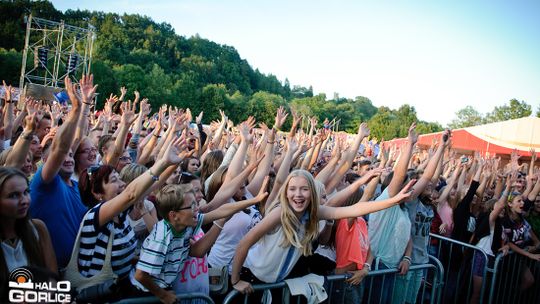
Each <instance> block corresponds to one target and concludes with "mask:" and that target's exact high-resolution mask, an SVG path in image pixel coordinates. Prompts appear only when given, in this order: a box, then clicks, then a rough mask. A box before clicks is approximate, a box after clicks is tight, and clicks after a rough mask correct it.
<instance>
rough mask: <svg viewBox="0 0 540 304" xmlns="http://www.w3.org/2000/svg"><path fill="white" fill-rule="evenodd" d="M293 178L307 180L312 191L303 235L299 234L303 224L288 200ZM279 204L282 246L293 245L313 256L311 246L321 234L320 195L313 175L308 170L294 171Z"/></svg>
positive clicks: (286, 183)
mask: <svg viewBox="0 0 540 304" xmlns="http://www.w3.org/2000/svg"><path fill="white" fill-rule="evenodd" d="M293 177H303V178H305V179H306V181H307V183H308V187H309V189H310V198H309V206H308V208H307V211H308V217H309V218H308V220H307V222H306V223H305V224H304V228H305V231H304V234H303V235H301V234H299V231H301V230H302V229H301V225H302V223H301V221H300V219H299V218H298V217H297V216H296V214H295V213H294V211H293V209H292V208H291V205H290V204H289V200H288V199H287V189H288V188H289V182H290V180H291V178H293ZM279 203H280V205H281V225H282V228H283V242H282V243H281V246H282V247H287V246H289V245H292V246H294V247H296V248H300V249H302V254H303V255H306V256H307V255H311V254H312V251H313V250H312V248H311V244H312V242H313V241H314V240H315V239H316V238H317V235H318V234H319V220H318V217H317V212H318V210H319V204H320V197H319V193H318V191H317V187H316V186H315V180H314V179H313V176H312V175H311V173H309V172H308V171H306V170H294V171H293V172H291V173H290V174H289V176H288V177H287V180H286V181H285V183H284V185H283V187H282V188H281V191H280V193H279Z"/></svg>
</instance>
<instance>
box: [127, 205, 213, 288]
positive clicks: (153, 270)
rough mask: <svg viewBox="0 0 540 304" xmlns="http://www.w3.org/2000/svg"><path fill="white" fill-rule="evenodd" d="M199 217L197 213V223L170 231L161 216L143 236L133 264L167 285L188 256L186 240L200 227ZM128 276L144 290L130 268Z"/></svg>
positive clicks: (159, 284)
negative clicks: (137, 258) (147, 234)
mask: <svg viewBox="0 0 540 304" xmlns="http://www.w3.org/2000/svg"><path fill="white" fill-rule="evenodd" d="M203 218H204V215H203V214H202V213H199V214H198V216H197V225H196V226H195V227H187V228H186V229H185V230H184V231H182V232H180V233H174V231H173V230H172V229H171V226H170V224H169V223H168V222H165V221H164V220H161V221H159V222H157V223H156V225H155V226H154V229H153V230H152V232H151V233H150V235H149V236H148V237H147V238H146V239H145V240H144V243H143V245H142V249H141V255H140V257H139V262H138V263H137V266H136V268H137V269H138V270H141V271H144V272H146V273H148V274H149V275H150V276H152V278H153V279H154V282H155V283H156V284H157V285H158V286H159V287H161V288H171V285H172V283H173V282H174V280H175V279H176V277H177V276H178V274H179V273H180V270H181V268H182V267H183V266H184V262H185V261H186V259H187V258H188V255H189V248H190V243H189V240H190V239H191V238H192V236H193V233H194V231H197V230H199V229H200V228H201V225H202V222H203ZM130 279H131V283H132V284H133V285H135V286H137V287H138V288H139V289H141V290H144V291H148V290H147V289H146V288H144V286H142V284H140V283H139V282H138V281H137V280H136V279H135V278H134V271H132V274H131V275H130Z"/></svg>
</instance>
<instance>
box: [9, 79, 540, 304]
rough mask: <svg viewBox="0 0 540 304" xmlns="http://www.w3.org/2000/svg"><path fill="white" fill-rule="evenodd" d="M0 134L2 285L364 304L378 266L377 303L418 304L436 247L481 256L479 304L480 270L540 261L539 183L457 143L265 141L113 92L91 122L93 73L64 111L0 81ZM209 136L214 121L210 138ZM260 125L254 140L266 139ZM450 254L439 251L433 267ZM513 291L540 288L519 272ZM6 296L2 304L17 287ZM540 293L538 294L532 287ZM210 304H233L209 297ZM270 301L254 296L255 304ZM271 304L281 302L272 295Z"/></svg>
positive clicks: (103, 297)
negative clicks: (336, 278)
mask: <svg viewBox="0 0 540 304" xmlns="http://www.w3.org/2000/svg"><path fill="white" fill-rule="evenodd" d="M4 89H5V96H4V99H3V100H2V108H1V115H2V119H1V120H0V125H1V126H0V127H1V128H0V140H1V141H2V142H1V144H0V148H1V149H2V153H1V154H0V165H1V167H0V195H1V197H0V217H1V220H0V236H1V245H2V250H0V278H1V279H0V281H1V282H8V279H9V276H10V272H11V271H13V270H14V269H17V268H19V267H31V268H32V269H34V270H35V271H37V270H39V271H41V272H42V273H44V274H46V275H47V276H48V277H49V278H50V279H51V280H61V279H65V280H69V281H70V282H72V287H73V288H74V298H75V299H77V301H79V302H99V303H102V302H105V301H116V300H120V299H125V298H130V297H144V296H152V295H153V296H156V297H158V298H159V299H160V300H161V302H163V303H175V302H176V301H177V296H176V295H177V294H182V293H192V292H199V293H203V294H209V293H210V290H209V287H210V284H211V283H212V279H213V278H210V277H209V274H208V273H209V270H208V269H223V268H225V269H226V273H228V276H227V278H226V280H227V281H228V282H229V290H232V289H235V290H238V291H240V292H242V293H252V292H254V289H253V285H255V284H260V283H273V282H279V281H283V280H286V279H289V278H293V277H302V276H304V275H308V274H318V275H323V276H324V275H329V274H349V278H348V279H347V280H345V282H342V284H336V285H335V286H334V288H333V289H332V291H331V292H332V294H333V295H334V296H340V297H341V298H342V299H344V302H345V303H360V302H361V301H362V298H363V293H364V290H363V284H364V278H365V277H366V276H367V275H368V273H369V272H370V271H372V270H374V269H398V272H399V275H397V276H392V277H390V278H386V279H385V280H380V281H378V282H377V281H376V280H375V282H374V286H375V288H376V289H377V290H384V292H382V293H381V294H382V295H383V297H382V298H380V299H377V301H379V302H381V303H391V302H392V303H416V302H417V298H418V292H419V289H420V286H421V284H422V281H423V280H424V279H425V276H426V273H425V272H424V271H421V270H416V271H412V270H411V271H409V267H410V266H412V265H422V264H426V263H428V262H429V255H430V254H432V255H436V253H435V251H436V250H435V248H434V246H435V245H434V244H433V243H431V242H430V239H429V234H430V232H433V233H436V234H440V235H443V236H447V237H450V238H452V239H454V240H456V241H461V242H465V243H470V244H473V245H477V246H478V247H480V248H482V249H483V250H484V251H485V252H486V253H487V254H488V256H489V257H490V259H491V260H488V261H485V260H484V259H483V258H482V256H480V255H475V256H474V257H473V259H474V267H473V268H474V269H473V272H474V273H473V274H474V280H473V285H474V286H473V287H474V291H473V293H472V296H471V298H470V299H469V300H470V301H471V302H473V303H478V301H479V300H478V299H479V293H480V286H481V285H482V280H483V272H482V270H483V268H484V266H485V263H492V262H493V261H492V260H493V259H494V257H495V255H497V254H498V253H499V252H503V253H507V252H508V251H509V250H511V251H513V252H515V253H516V254H519V255H522V256H524V257H526V258H528V259H531V260H536V261H540V254H539V252H540V241H539V239H538V237H537V235H540V196H539V193H540V171H539V170H538V168H537V167H536V166H535V161H536V157H535V156H536V154H535V153H534V150H533V151H532V159H531V161H530V162H524V163H521V164H520V161H519V156H518V155H517V153H513V154H512V155H511V159H510V161H509V162H508V163H503V161H502V160H501V159H500V158H499V157H496V156H485V155H480V154H478V153H476V154H475V155H473V156H460V155H457V153H455V151H454V150H452V145H451V142H452V139H451V137H452V134H451V131H450V130H446V131H444V132H442V134H441V136H440V138H439V140H438V142H434V143H433V145H432V146H431V147H430V148H429V149H424V150H420V149H417V148H416V142H417V140H418V135H417V133H416V131H415V124H414V123H413V124H412V125H411V126H410V128H409V131H408V137H407V141H406V143H405V144H403V145H401V146H396V145H393V144H392V143H391V142H381V143H376V142H374V141H369V142H368V138H369V135H370V130H369V127H368V126H367V124H366V123H362V124H360V126H359V127H358V132H357V134H355V135H354V136H348V135H347V134H343V133H339V132H335V133H334V132H332V130H331V128H330V127H329V124H328V122H325V123H321V124H319V122H318V121H317V120H316V119H315V118H312V119H310V120H309V125H308V129H306V130H303V129H302V128H299V126H301V116H300V115H298V114H297V113H295V112H294V111H292V126H291V129H290V130H287V131H286V130H282V126H283V125H284V123H285V121H286V119H287V117H288V116H289V113H288V112H287V111H286V110H285V109H284V108H279V109H278V111H277V113H276V115H275V121H274V124H273V126H271V127H270V126H267V125H266V124H264V123H259V124H258V125H257V124H256V121H255V119H253V118H252V117H249V118H248V119H247V120H246V121H243V122H236V124H234V123H233V122H231V121H230V120H228V118H227V116H226V114H225V113H224V112H221V120H220V121H213V122H208V121H206V122H205V121H204V114H203V113H198V115H197V116H196V117H194V116H193V115H192V113H191V111H190V110H189V109H177V108H175V107H171V106H167V105H163V106H161V107H159V108H158V109H157V111H156V114H155V115H151V113H152V110H151V107H150V103H149V101H148V100H147V99H144V98H142V99H141V98H140V96H139V93H138V92H133V93H134V96H135V98H134V100H133V101H131V100H126V99H125V97H126V93H127V91H126V90H125V89H124V88H122V90H121V94H120V96H119V97H117V96H113V95H111V96H110V97H109V98H108V99H107V100H106V102H105V105H104V108H103V109H96V104H95V95H96V90H97V85H95V84H94V83H93V77H92V75H87V76H83V77H82V79H81V80H80V81H79V83H78V84H74V83H72V82H71V81H70V80H69V78H66V79H65V90H66V92H67V94H68V96H69V102H68V103H66V104H60V103H57V102H54V103H47V102H42V101H37V100H33V99H32V98H30V97H22V98H20V99H21V100H18V101H14V100H13V98H12V96H11V94H10V93H11V91H12V90H11V88H10V87H9V86H6V85H5V84H4ZM203 122H205V123H206V124H203ZM256 126H257V127H256ZM439 254H440V253H439ZM519 271H520V272H521V273H520V276H519V277H520V282H519V286H520V290H521V291H522V292H527V290H528V289H530V288H531V287H532V286H534V284H535V278H534V276H533V275H532V270H531V269H530V268H529V267H526V266H524V267H521V268H520V269H519ZM2 284H3V285H2V286H1V287H0V290H1V297H2V302H4V301H5V300H6V299H7V298H8V292H9V289H8V285H7V283H5V284H4V283H2ZM536 286H538V285H536ZM212 296H213V297H214V299H215V301H216V302H220V301H222V300H223V297H222V296H220V295H212ZM254 296H262V295H254ZM274 301H278V297H277V296H275V297H274Z"/></svg>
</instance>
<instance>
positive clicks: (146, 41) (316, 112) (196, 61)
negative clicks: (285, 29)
mask: <svg viewBox="0 0 540 304" xmlns="http://www.w3.org/2000/svg"><path fill="white" fill-rule="evenodd" d="M30 12H32V14H33V15H34V16H37V17H41V18H45V19H51V20H55V21H60V20H64V21H65V22H66V23H67V24H70V25H76V26H80V27H87V25H88V23H90V24H92V25H93V26H95V27H96V29H97V40H96V43H95V46H94V54H93V64H92V72H93V73H94V74H95V79H96V82H97V83H98V84H99V93H100V96H109V94H110V93H115V94H119V89H120V87H121V86H126V87H127V88H128V90H129V92H130V93H132V92H133V90H138V91H140V92H141V95H142V96H145V97H147V98H148V99H149V100H150V102H151V104H152V105H154V109H157V106H158V105H161V104H163V103H167V104H170V105H176V106H178V107H182V108H186V107H189V108H191V109H192V111H193V112H194V113H198V112H199V111H204V112H205V119H207V120H209V119H217V118H218V117H219V112H218V110H219V109H225V112H226V113H227V115H228V116H229V117H230V119H232V120H233V121H235V122H237V121H241V120H243V119H245V118H247V116H248V115H253V116H255V118H256V119H257V120H258V121H264V122H267V123H271V121H272V120H273V116H272V115H273V113H275V110H276V109H277V107H279V106H280V105H285V106H286V107H292V108H294V109H296V110H297V111H299V112H301V113H303V114H305V115H306V116H317V117H318V120H319V121H320V122H322V121H323V120H324V119H325V118H328V119H329V120H332V119H333V118H334V117H337V119H341V121H340V125H339V126H340V130H345V131H349V132H356V127H357V126H358V123H359V122H360V121H368V120H370V125H371V128H372V130H373V131H372V134H373V135H374V136H377V137H384V138H387V139H388V138H393V137H401V136H405V135H406V130H407V128H406V127H402V126H403V125H405V126H408V125H409V124H410V123H411V122H412V121H416V120H417V117H416V112H415V109H414V107H411V106H408V105H404V106H402V107H401V108H399V109H397V110H391V109H388V108H386V107H380V108H377V107H375V106H374V105H373V104H372V103H371V101H370V100H369V99H368V98H366V97H356V98H354V99H349V98H338V97H337V94H336V97H335V99H327V97H326V96H325V95H324V94H321V95H317V96H313V89H312V88H311V87H303V86H297V85H292V86H291V84H290V83H289V81H288V80H287V79H285V80H284V81H283V82H282V81H280V80H279V79H277V78H276V77H275V76H274V75H272V74H265V73H263V72H261V71H259V70H257V69H253V68H252V67H251V66H250V65H249V63H248V62H247V61H246V60H245V59H242V58H241V56H240V54H239V53H238V52H237V50H236V49H235V48H234V47H232V46H228V45H220V44H217V43H215V42H212V41H209V40H207V39H204V38H201V37H199V36H198V35H196V36H193V37H184V36H182V35H181V33H176V32H175V30H174V29H173V28H172V27H171V25H169V24H167V23H156V22H154V21H153V20H152V19H151V18H149V17H146V16H141V15H128V14H124V15H118V14H112V13H103V12H96V11H93V12H90V11H80V10H68V11H66V12H65V13H63V12H61V11H58V10H56V9H55V8H54V6H53V5H52V4H51V3H50V2H48V1H32V2H31V1H2V2H1V3H0V28H1V29H2V31H0V35H1V36H0V71H1V76H0V77H1V78H2V79H5V80H6V81H7V82H9V83H12V84H14V85H18V79H19V73H20V65H21V58H22V57H21V49H22V48H23V47H24V34H25V32H24V31H25V24H24V15H25V14H28V13H30ZM264 72H267V73H268V72H270V73H271V71H264ZM131 96H132V95H128V98H129V97H131ZM103 99H104V98H103V97H102V98H101V100H99V102H100V103H102V102H103ZM289 119H290V118H289ZM440 129H441V126H440V125H439V124H436V123H425V122H420V123H419V130H420V131H421V132H423V133H425V132H431V131H438V130H440Z"/></svg>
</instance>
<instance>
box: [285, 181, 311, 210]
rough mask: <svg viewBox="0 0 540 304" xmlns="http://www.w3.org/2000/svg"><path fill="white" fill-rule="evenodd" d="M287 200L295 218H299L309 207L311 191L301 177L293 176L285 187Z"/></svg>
mask: <svg viewBox="0 0 540 304" xmlns="http://www.w3.org/2000/svg"><path fill="white" fill-rule="evenodd" d="M287 200H288V202H289V206H291V209H292V210H293V211H294V213H295V214H296V216H298V217H300V216H301V215H302V214H303V213H304V211H306V209H307V208H308V206H309V203H310V201H311V190H310V188H309V184H308V181H307V180H306V178H304V177H303V176H294V177H291V179H290V180H289V184H288V185H287Z"/></svg>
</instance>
